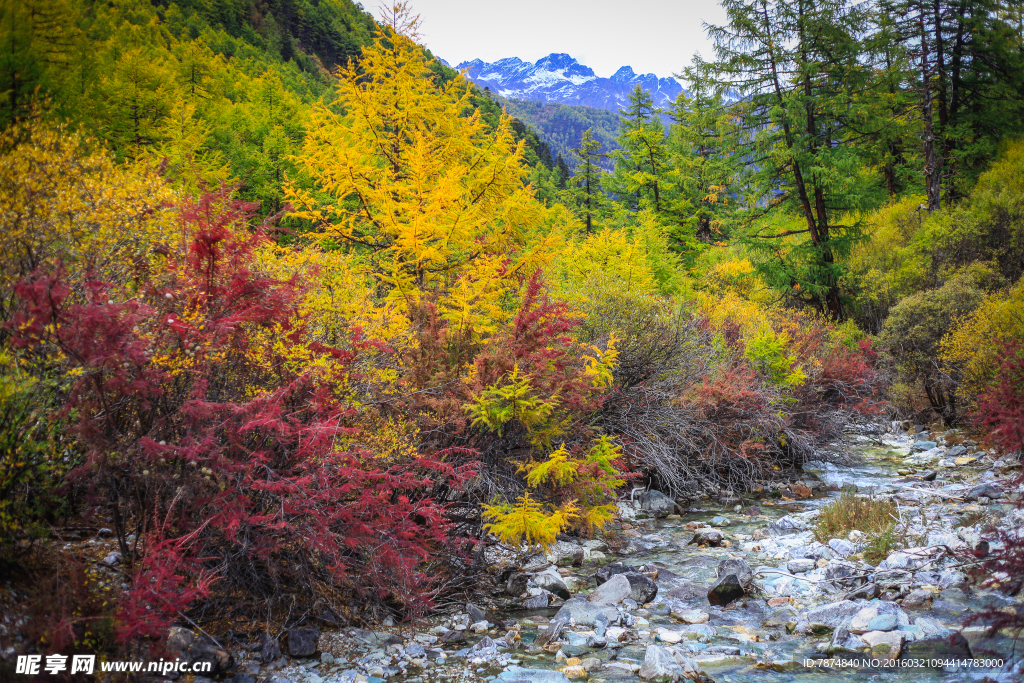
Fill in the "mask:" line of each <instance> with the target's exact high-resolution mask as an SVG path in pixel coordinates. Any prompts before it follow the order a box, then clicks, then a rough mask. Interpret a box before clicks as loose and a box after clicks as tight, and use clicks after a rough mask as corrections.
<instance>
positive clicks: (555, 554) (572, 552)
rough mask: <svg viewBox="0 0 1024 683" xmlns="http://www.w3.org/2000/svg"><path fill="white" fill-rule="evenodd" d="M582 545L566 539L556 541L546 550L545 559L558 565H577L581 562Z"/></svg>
mask: <svg viewBox="0 0 1024 683" xmlns="http://www.w3.org/2000/svg"><path fill="white" fill-rule="evenodd" d="M583 554H584V553H583V546H581V545H578V544H576V543H569V542H568V541H556V542H555V543H554V544H553V545H552V546H551V547H550V548H548V552H547V560H548V562H551V563H552V564H555V565H558V566H559V567H568V566H570V565H571V566H573V567H578V566H580V565H581V564H583Z"/></svg>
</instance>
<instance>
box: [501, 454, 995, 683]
mask: <svg viewBox="0 0 1024 683" xmlns="http://www.w3.org/2000/svg"><path fill="white" fill-rule="evenodd" d="M909 445H910V440H909V439H907V438H905V437H893V436H891V435H890V436H888V437H886V439H885V440H883V441H879V440H876V439H868V438H865V437H854V438H852V439H851V443H849V444H848V447H849V449H850V454H851V455H852V456H853V458H852V459H851V461H852V462H854V463H855V464H852V465H850V466H835V465H831V464H823V463H814V464H811V465H808V466H807V467H806V468H805V471H808V472H811V473H813V474H814V475H816V476H818V477H819V478H820V479H821V481H823V482H825V483H827V484H836V485H837V486H839V487H843V486H849V485H851V484H852V485H855V486H856V487H857V490H858V492H867V493H872V494H874V495H878V496H894V497H895V496H897V495H898V494H900V493H901V491H903V490H904V489H908V488H912V487H914V486H915V485H916V486H920V483H919V482H918V483H915V482H908V481H907V480H905V479H904V478H903V477H901V475H900V474H898V473H897V469H898V468H905V467H907V464H906V463H907V461H908V460H907V455H908V450H909V448H908V447H909ZM977 473H978V472H976V471H974V472H972V471H970V470H969V468H955V469H952V470H951V471H950V472H948V473H945V474H944V475H943V476H940V478H939V481H940V483H946V484H947V485H948V486H952V487H953V490H957V487H958V486H961V485H960V484H958V480H967V481H970V479H971V477H972V476H973V475H976V474H977ZM943 480H946V481H945V482H943ZM961 488H962V486H961ZM821 493H822V495H816V496H814V497H812V498H809V499H806V500H803V501H794V502H792V503H789V502H787V503H783V504H780V503H772V502H771V501H770V499H769V502H767V503H766V502H764V501H749V502H745V503H744V505H743V507H744V508H746V507H747V506H748V505H751V504H754V505H757V506H758V507H759V508H760V509H761V512H762V513H763V514H762V516H760V517H749V516H746V515H745V514H741V513H736V512H735V511H734V509H732V508H730V509H728V510H727V509H723V508H715V507H713V506H711V505H708V506H706V508H704V509H691V510H689V511H687V512H686V514H683V515H681V517H680V518H679V519H661V520H644V521H642V522H639V524H640V525H642V528H643V531H642V532H641V534H642V535H641V536H640V537H639V538H636V539H634V540H635V545H637V546H639V547H640V548H641V550H640V551H639V552H637V553H635V554H631V555H630V556H628V557H625V558H622V561H624V562H627V563H629V564H631V565H641V564H653V565H655V566H656V567H657V568H658V570H659V575H658V580H657V583H658V588H659V592H658V597H657V598H655V600H654V603H653V604H654V607H653V608H652V609H649V610H644V609H639V610H635V611H634V612H633V614H634V615H635V617H636V619H637V621H636V623H635V624H634V625H633V626H632V630H633V631H634V632H636V633H637V634H638V635H639V636H640V638H641V640H639V641H638V642H636V643H634V644H629V645H626V646H625V647H622V648H620V649H618V650H617V651H616V650H613V649H611V648H607V649H602V650H594V649H590V648H586V647H584V646H578V647H575V648H573V647H564V648H563V650H565V654H566V655H568V656H578V657H597V658H600V659H602V660H609V659H611V658H614V659H615V660H617V661H620V662H626V663H627V664H628V663H630V662H632V663H635V664H641V663H642V662H643V660H644V655H645V650H646V646H647V645H648V644H651V643H653V642H655V641H654V640H652V639H651V636H650V635H647V637H646V638H645V637H644V636H645V633H644V632H652V633H653V632H655V631H656V629H658V628H659V627H663V628H666V629H669V630H674V631H678V630H680V629H681V628H683V625H682V624H680V622H679V620H677V619H676V618H674V617H673V616H671V614H670V608H671V607H677V608H696V609H701V610H704V611H706V612H708V613H709V614H710V625H711V626H713V627H714V630H715V631H716V632H717V634H716V635H714V636H712V637H710V638H702V639H701V640H704V641H705V642H701V640H684V641H683V642H682V643H681V644H680V646H679V647H682V648H685V650H687V652H688V656H690V657H692V658H693V660H694V661H696V662H697V663H699V664H700V666H701V668H702V669H703V671H704V672H706V673H707V674H708V675H709V676H711V677H712V678H713V679H714V680H715V681H716V682H717V683H731V682H736V683H740V682H746V681H760V682H764V683H776V682H777V683H787V682H790V681H824V680H826V677H828V678H829V680H835V681H857V682H858V683H864V682H866V681H886V682H889V681H892V682H897V681H915V682H917V681H922V682H926V681H936V682H938V681H943V682H952V681H962V680H982V679H984V678H985V677H986V676H988V677H989V680H993V681H1009V680H1015V679H1013V678H1010V677H1009V676H1011V675H1012V674H1009V673H1006V669H1005V668H1004V669H1003V673H1000V668H999V667H983V666H982V667H974V666H946V667H945V668H936V667H933V666H922V665H919V664H920V662H917V661H914V660H913V659H908V658H907V657H906V655H905V656H904V658H903V659H902V660H899V661H896V662H895V663H893V662H888V663H886V662H885V660H879V661H878V662H877V663H876V664H877V665H875V666H872V665H870V664H868V665H867V666H864V665H863V662H861V663H860V664H861V665H856V664H852V663H851V660H859V659H867V658H869V657H870V655H867V654H865V655H856V654H851V653H848V654H845V655H836V658H837V659H841V660H844V661H845V663H846V664H847V666H842V665H840V666H832V667H829V668H822V667H820V666H815V665H809V663H810V662H811V661H813V660H822V659H825V658H828V655H826V654H824V653H823V652H821V651H819V649H818V647H817V646H818V644H819V643H821V642H822V641H825V642H827V641H828V639H829V636H828V635H823V636H819V637H814V636H808V635H803V634H800V633H795V632H792V633H791V632H789V631H788V630H787V628H785V626H784V625H782V624H780V623H778V619H776V620H775V621H774V622H773V621H772V620H771V617H772V615H773V613H774V612H776V611H777V609H778V608H773V607H768V606H767V603H766V602H765V601H764V600H756V599H754V600H749V601H747V605H746V607H743V608H739V609H722V608H719V607H711V606H710V605H709V604H708V602H707V599H706V598H702V597H697V596H694V595H693V594H692V593H693V592H692V591H691V593H690V594H689V595H688V594H687V592H686V590H685V588H682V589H681V590H682V592H680V591H679V590H676V591H675V595H683V596H687V597H684V598H682V599H677V598H675V597H673V591H674V589H680V588H681V587H685V586H686V585H688V584H689V585H695V586H698V587H704V588H705V589H706V587H708V586H710V585H711V584H712V583H713V582H714V580H715V578H716V567H717V565H718V563H719V562H720V561H721V560H723V559H725V558H728V557H741V558H743V559H745V560H746V561H747V562H748V563H749V564H750V566H751V567H753V568H755V569H757V568H775V569H776V570H777V571H779V572H785V570H786V560H787V559H788V555H785V554H781V553H780V552H777V550H778V546H776V545H774V544H768V545H769V546H770V548H769V550H773V552H765V550H766V549H765V548H762V547H760V546H755V547H754V548H750V546H751V545H752V544H751V543H749V542H748V543H735V542H734V545H733V546H732V547H729V548H710V547H708V548H703V547H701V548H698V547H697V546H695V545H688V543H689V541H690V540H691V539H692V538H693V535H694V532H693V530H692V524H691V528H687V524H689V523H693V522H710V521H711V519H712V518H713V517H716V516H720V515H722V516H726V517H728V518H729V520H730V524H729V526H728V527H726V528H723V529H721V530H722V531H724V532H726V533H727V534H728V535H729V536H733V535H735V534H744V535H748V536H749V535H752V534H753V533H754V532H755V531H756V530H758V529H763V528H764V527H765V525H766V524H767V523H768V522H769V521H770V520H772V519H777V518H780V517H782V516H783V515H792V516H794V517H796V518H798V519H799V518H800V517H801V514H800V513H801V511H803V512H809V511H811V510H813V509H815V508H820V507H821V506H823V505H825V504H827V503H828V502H829V501H831V500H832V499H833V498H834V497H835V496H837V495H838V493H836V492H834V491H833V492H821ZM911 497H913V495H911ZM1000 507H1001V506H998V505H995V506H991V507H990V508H989V509H990V510H992V511H998V508H1000ZM921 509H924V511H925V515H926V516H927V517H930V518H931V519H932V520H933V524H934V523H935V521H937V520H939V519H941V520H944V521H945V522H946V527H947V529H948V528H949V527H952V529H954V530H955V528H956V526H957V524H958V523H959V516H958V515H957V514H955V513H956V511H957V508H956V504H953V505H949V506H946V505H940V504H934V503H933V504H926V505H923V506H921V507H920V508H919V507H914V506H901V508H900V514H901V515H904V514H905V515H917V514H920V511H921ZM1006 509H1009V508H1008V507H1007V508H1006ZM776 540H780V541H783V542H784V541H785V538H784V537H783V538H782V539H776ZM743 548H746V549H747V550H743ZM593 570H594V567H593V566H590V567H586V566H585V567H584V568H582V569H573V570H572V571H573V573H574V574H575V575H577V576H579V577H586V576H587V574H588V573H590V572H592V571H593ZM773 579H782V580H783V581H788V580H787V579H785V578H784V577H783V576H782V575H781V574H778V573H776V574H770V573H766V572H762V573H760V575H759V576H758V583H759V585H761V586H764V585H765V584H766V582H767V583H769V584H770V582H771V581H772V580H773ZM589 585H590V586H591V587H592V586H593V583H592V582H590V584H589ZM786 586H787V587H788V590H786V589H783V594H788V595H791V596H792V597H793V604H792V605H790V607H792V608H794V609H795V611H796V612H800V611H801V608H807V607H809V606H812V605H814V604H822V603H827V602H831V601H833V600H838V599H840V597H841V596H839V595H834V596H832V597H822V596H821V595H820V594H817V595H816V594H815V593H814V586H813V584H812V583H811V582H809V581H806V580H800V579H798V580H796V581H793V582H792V583H787V584H786ZM768 590H769V591H771V586H770V585H769V588H768ZM773 595H777V593H773V592H768V593H767V597H771V596H773ZM944 598H945V593H943V594H940V596H939V598H937V600H936V602H935V603H934V604H933V607H932V609H924V610H918V611H916V612H910V611H909V610H908V613H909V614H911V616H912V618H916V617H919V616H927V617H934V618H937V619H939V620H940V621H941V622H942V623H944V624H945V625H946V626H948V627H950V628H953V629H956V628H958V627H959V626H960V625H961V623H962V620H963V618H964V617H965V616H966V615H967V614H969V613H970V612H971V611H972V610H979V609H981V608H982V607H983V605H985V604H986V603H987V602H988V600H989V596H986V595H981V594H978V593H973V594H972V592H971V591H968V592H967V593H966V594H965V593H964V592H962V591H959V590H957V591H956V592H955V598H957V599H956V600H947V599H944ZM555 611H556V610H554V609H549V610H541V611H535V612H532V613H526V612H517V613H510V614H509V615H508V616H509V617H512V618H517V619H521V620H522V619H523V618H524V617H529V616H531V615H533V616H539V617H541V619H540V621H541V622H544V621H545V620H546V619H545V618H550V617H551V616H552V615H553V614H554V613H555ZM521 623H522V624H523V626H522V629H523V630H522V633H523V640H524V641H525V642H532V640H533V639H534V638H535V637H536V634H537V632H538V631H539V630H540V629H542V628H543V623H542V624H540V625H536V626H534V625H532V624H531V622H530V620H529V619H525V620H523V621H521ZM988 644H989V645H992V644H993V643H992V642H991V641H988ZM995 645H997V647H996V648H995V649H996V650H998V651H1003V652H1006V651H1008V649H1009V648H1008V646H1007V644H1006V642H1005V639H1002V642H998V643H995ZM974 656H975V657H978V658H982V657H985V656H986V655H985V654H983V653H982V652H980V651H979V648H978V647H976V648H975V651H974ZM989 656H993V655H989ZM996 656H998V655H996ZM515 657H516V658H517V659H519V660H520V666H522V667H524V668H541V669H554V668H560V667H562V666H564V662H558V661H556V659H555V657H554V656H552V655H551V654H548V653H542V654H533V655H530V654H527V655H521V654H516V655H515ZM876 657H878V655H876ZM589 680H591V681H598V682H599V681H621V680H634V681H635V680H638V679H637V676H636V674H635V673H633V672H628V671H627V670H625V669H608V668H602V669H600V670H596V671H593V672H591V673H590V675H589Z"/></svg>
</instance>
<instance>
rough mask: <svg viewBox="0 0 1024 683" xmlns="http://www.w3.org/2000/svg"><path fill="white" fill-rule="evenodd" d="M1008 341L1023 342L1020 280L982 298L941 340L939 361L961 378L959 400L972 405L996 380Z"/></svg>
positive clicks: (1022, 286)
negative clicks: (1003, 289) (1005, 289)
mask: <svg viewBox="0 0 1024 683" xmlns="http://www.w3.org/2000/svg"><path fill="white" fill-rule="evenodd" d="M1011 339H1024V279H1021V280H1019V281H1018V282H1017V284H1015V285H1014V286H1013V287H1011V288H1010V289H1009V290H1008V291H1001V292H996V293H994V294H990V295H988V296H987V297H985V299H984V300H983V301H982V303H981V305H979V306H978V308H976V309H975V310H974V312H972V313H971V314H970V315H967V316H965V317H963V318H961V319H960V320H958V321H956V322H955V323H954V327H953V329H951V330H950V331H949V332H948V333H947V334H946V336H944V337H943V338H942V341H941V342H940V344H939V347H940V351H939V359H940V360H941V362H942V363H943V364H944V365H945V366H946V369H947V371H955V372H957V373H958V374H959V375H960V376H961V385H960V390H959V392H958V393H959V395H960V397H961V398H962V399H966V400H967V401H971V402H973V401H974V400H975V399H976V398H977V397H978V395H979V394H981V393H982V392H984V391H985V389H986V388H987V387H988V386H989V385H990V384H991V383H992V382H993V381H994V380H996V379H998V377H997V376H996V373H997V372H998V370H999V365H1000V363H1001V362H1002V359H1003V353H1004V352H1003V347H1002V344H1003V343H1005V342H1008V341H1010V340H1011Z"/></svg>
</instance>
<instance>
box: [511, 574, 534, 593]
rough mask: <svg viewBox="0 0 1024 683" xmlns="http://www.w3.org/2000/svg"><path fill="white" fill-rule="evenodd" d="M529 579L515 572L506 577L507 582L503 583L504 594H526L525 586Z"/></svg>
mask: <svg viewBox="0 0 1024 683" xmlns="http://www.w3.org/2000/svg"><path fill="white" fill-rule="evenodd" d="M529 581H530V577H529V576H527V575H526V574H525V573H523V572H515V573H513V574H512V575H511V576H509V577H508V581H506V582H505V592H506V593H508V594H509V595H513V596H516V597H518V596H520V595H522V594H523V593H525V592H526V584H527V583H529Z"/></svg>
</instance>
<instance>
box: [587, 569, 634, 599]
mask: <svg viewBox="0 0 1024 683" xmlns="http://www.w3.org/2000/svg"><path fill="white" fill-rule="evenodd" d="M631 591H632V588H631V587H630V585H629V579H627V578H626V576H625V575H624V574H615V575H614V576H612V577H611V578H610V579H608V580H607V581H605V582H604V583H602V584H601V585H600V586H598V587H597V588H596V589H595V590H594V592H593V593H591V594H590V595H589V596H587V600H589V601H590V602H600V603H605V604H611V605H617V604H619V603H620V602H622V601H623V600H625V599H626V598H628V597H629V595H630V592H631Z"/></svg>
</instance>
